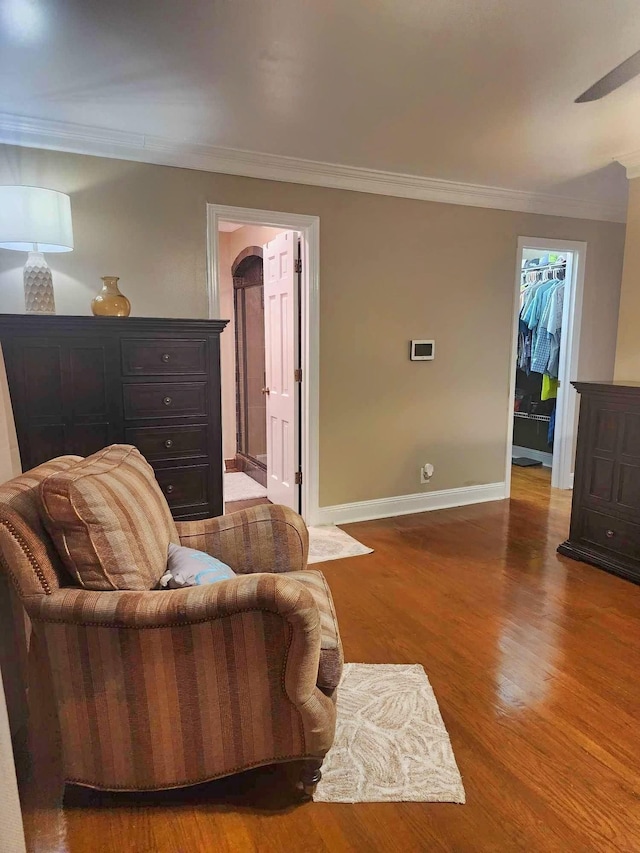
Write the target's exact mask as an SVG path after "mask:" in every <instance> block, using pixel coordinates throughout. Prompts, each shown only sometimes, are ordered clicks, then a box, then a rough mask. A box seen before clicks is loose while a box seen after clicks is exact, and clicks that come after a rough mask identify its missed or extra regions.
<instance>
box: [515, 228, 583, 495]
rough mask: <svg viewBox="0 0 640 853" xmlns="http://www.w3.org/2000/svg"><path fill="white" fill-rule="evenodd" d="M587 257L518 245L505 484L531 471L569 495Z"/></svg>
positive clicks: (561, 247) (577, 246)
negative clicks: (574, 384) (574, 382)
mask: <svg viewBox="0 0 640 853" xmlns="http://www.w3.org/2000/svg"><path fill="white" fill-rule="evenodd" d="M585 254H586V244H584V243H575V242H567V241H564V242H563V241H553V240H545V239H541V238H525V237H521V238H520V239H519V240H518V260H517V269H516V299H515V312H514V313H515V328H514V344H513V350H512V365H511V367H512V384H511V387H512V393H511V399H510V413H509V442H508V444H509V447H508V455H507V466H508V468H507V483H508V484H510V480H511V476H512V472H513V471H514V470H520V471H522V470H524V469H531V476H534V477H535V478H536V479H539V480H542V481H545V482H549V483H550V484H551V486H553V487H555V488H559V489H571V488H572V487H573V468H574V459H575V440H576V421H577V405H578V395H577V393H576V391H575V390H574V388H573V387H572V385H571V381H572V380H575V379H577V378H578V376H577V364H578V354H579V353H578V347H579V338H580V335H579V331H580V315H581V307H582V283H583V278H584V258H585ZM533 469H535V472H534V470H533Z"/></svg>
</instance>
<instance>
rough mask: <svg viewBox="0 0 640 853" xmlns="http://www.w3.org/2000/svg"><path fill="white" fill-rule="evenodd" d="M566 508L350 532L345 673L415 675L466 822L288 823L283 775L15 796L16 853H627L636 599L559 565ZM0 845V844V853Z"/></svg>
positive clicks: (424, 814) (415, 813)
mask: <svg viewBox="0 0 640 853" xmlns="http://www.w3.org/2000/svg"><path fill="white" fill-rule="evenodd" d="M568 519H569V495H567V494H564V493H560V492H556V491H553V492H552V491H551V489H550V486H549V477H548V473H546V472H545V471H543V470H540V469H529V470H525V469H515V470H514V476H513V497H512V499H511V501H509V502H496V503H489V504H482V505H477V506H470V507H464V508H460V509H454V510H443V511H440V512H432V513H423V514H420V515H413V516H404V517H401V518H394V519H387V520H382V521H372V522H367V523H360V524H352V525H348V526H347V527H346V529H347V530H348V531H349V533H351V534H352V535H353V536H355V537H357V538H358V539H360V540H361V541H362V542H364V543H365V544H367V545H369V546H371V547H372V548H374V549H375V552H374V553H373V554H371V555H368V556H366V557H354V558H350V559H347V560H342V561H335V562H330V563H327V564H325V565H324V566H322V569H323V571H324V572H325V574H326V576H327V578H328V579H329V582H330V584H331V588H332V590H333V594H334V598H335V602H336V608H337V612H338V618H339V621H340V626H341V631H342V637H343V642H344V648H345V656H346V659H347V660H349V661H362V662H367V663H378V662H382V663H414V662H419V663H421V664H423V665H424V667H425V670H426V671H427V673H428V675H429V679H430V681H431V683H432V685H433V688H434V690H435V693H436V696H437V697H438V701H439V703H440V708H441V711H442V715H443V718H444V721H445V724H446V726H447V728H448V731H449V734H450V736H451V741H452V743H453V748H454V751H455V755H456V759H457V761H458V765H459V767H460V770H461V773H462V776H463V780H464V784H465V788H466V793H467V804H466V805H464V806H460V805H452V804H425V803H371V804H359V805H343V804H334V805H328V804H313V803H309V804H305V805H298V806H296V805H294V804H293V802H292V800H291V797H290V791H291V786H292V781H291V778H290V777H291V775H292V772H293V768H290V767H284V766H282V767H279V768H266V769H261V770H258V771H253V772H251V773H245V774H243V775H242V776H238V777H235V778H232V779H227V780H221V781H218V782H216V783H211V784H208V785H201V786H199V787H198V788H194V789H184V790H182V791H178V792H175V791H174V792H166V793H162V794H153V795H145V796H140V795H131V794H129V795H124V794H119V795H105V794H97V793H92V792H87V791H82V790H81V789H73V790H70V791H68V793H67V796H66V800H65V806H64V808H63V807H61V806H60V805H59V793H58V792H57V791H56V789H55V786H53V785H52V784H51V780H50V779H49V780H47V778H46V774H45V775H39V776H38V778H37V779H36V784H32V785H30V786H26V788H25V825H26V832H27V837H28V845H29V850H30V851H38V853H45V852H46V853H53V851H56V853H63V851H73V853H96V851H100V853H103V851H104V853H111V851H113V853H124V851H136V853H147V852H148V853H151V851H154V853H155V851H158V852H159V853H198V851H220V853H223V851H230V853H231V851H233V853H236V851H261V852H262V851H265V853H271V851H273V853H275V851H367V852H368V851H507V853H510V851H519V850H526V851H529V852H530V853H543V851H562V853H582V852H583V851H585V853H587V851H625V853H637V851H640V774H639V770H640V738H639V733H640V732H639V726H638V719H639V717H640V686H639V684H638V672H639V670H640V642H639V640H640V587H637V586H634V585H633V584H631V583H629V582H626V581H624V580H621V579H620V578H617V577H614V576H612V575H608V574H606V573H605V572H603V571H601V570H599V569H596V568H592V567H590V566H587V565H584V564H581V563H576V562H573V561H571V560H569V559H566V558H563V557H559V556H558V555H557V554H556V550H555V549H556V546H557V544H558V543H559V542H560V541H561V540H562V539H564V537H565V536H566V534H567V530H568ZM0 847H1V844H0Z"/></svg>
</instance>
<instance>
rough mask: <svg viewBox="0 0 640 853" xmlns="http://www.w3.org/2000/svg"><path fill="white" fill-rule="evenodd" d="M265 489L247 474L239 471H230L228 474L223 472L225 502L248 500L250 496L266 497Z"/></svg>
mask: <svg viewBox="0 0 640 853" xmlns="http://www.w3.org/2000/svg"><path fill="white" fill-rule="evenodd" d="M266 496H267V490H266V489H265V487H264V486H261V485H260V483H257V482H256V481H255V480H252V479H251V477H249V475H248V474H243V473H242V472H241V471H232V472H231V473H229V474H224V500H225V503H231V501H249V500H251V499H252V498H266Z"/></svg>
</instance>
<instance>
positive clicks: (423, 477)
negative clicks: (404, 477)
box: [420, 462, 435, 486]
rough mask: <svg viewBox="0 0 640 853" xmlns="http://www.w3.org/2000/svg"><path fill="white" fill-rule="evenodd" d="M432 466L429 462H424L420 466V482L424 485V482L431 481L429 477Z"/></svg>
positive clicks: (431, 474)
mask: <svg viewBox="0 0 640 853" xmlns="http://www.w3.org/2000/svg"><path fill="white" fill-rule="evenodd" d="M434 470H435V469H434V467H433V465H432V464H431V462H425V463H424V465H422V466H421V468H420V483H421V484H422V485H423V486H424V485H425V484H426V483H430V482H431V478H432V477H433V472H434Z"/></svg>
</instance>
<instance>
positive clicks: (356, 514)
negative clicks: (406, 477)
mask: <svg viewBox="0 0 640 853" xmlns="http://www.w3.org/2000/svg"><path fill="white" fill-rule="evenodd" d="M506 496H507V490H506V483H489V484H487V485H486V486H463V487H462V488H459V489H441V490H440V491H439V492H418V493H417V494H413V495H400V496H399V497H395V498H380V499H379V500H373V501H359V502H355V503H348V504H336V505H335V506H321V507H319V508H318V513H317V516H316V518H315V520H314V524H316V525H322V524H348V523H349V522H351V521H371V520H372V519H374V518H390V517H391V516H394V515H409V514H410V513H413V512H428V511H430V510H434V509H449V508H451V507H456V506H467V505H468V504H478V503H485V502H486V501H500V500H504V498H505V497H506Z"/></svg>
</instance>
